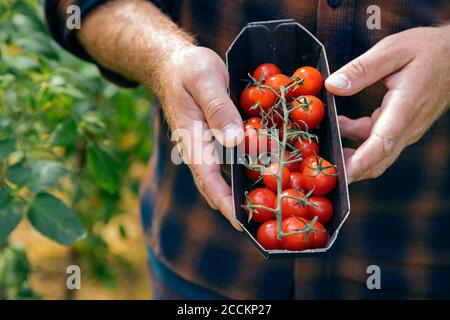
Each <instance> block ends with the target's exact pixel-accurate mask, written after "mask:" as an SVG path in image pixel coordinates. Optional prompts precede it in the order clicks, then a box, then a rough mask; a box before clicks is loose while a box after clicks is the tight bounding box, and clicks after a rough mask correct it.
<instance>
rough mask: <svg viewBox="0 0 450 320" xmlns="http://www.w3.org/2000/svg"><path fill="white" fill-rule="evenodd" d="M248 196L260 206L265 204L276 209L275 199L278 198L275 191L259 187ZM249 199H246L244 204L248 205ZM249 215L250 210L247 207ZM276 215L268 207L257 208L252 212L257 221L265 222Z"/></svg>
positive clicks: (253, 218)
mask: <svg viewBox="0 0 450 320" xmlns="http://www.w3.org/2000/svg"><path fill="white" fill-rule="evenodd" d="M248 197H249V199H250V201H251V203H252V204H254V205H259V206H265V207H268V208H272V209H274V206H273V204H274V201H275V199H276V198H277V196H276V195H275V193H273V192H272V191H270V190H269V189H266V188H257V189H255V190H253V191H251V192H250V193H249V194H248ZM247 204H248V203H247V201H245V203H244V205H247ZM246 212H247V215H250V212H249V210H248V209H247V208H246ZM274 217H275V214H274V213H273V212H272V211H270V210H267V209H261V208H259V209H255V210H254V211H253V214H252V220H253V221H255V222H259V223H262V222H265V221H267V220H270V219H273V218H274Z"/></svg>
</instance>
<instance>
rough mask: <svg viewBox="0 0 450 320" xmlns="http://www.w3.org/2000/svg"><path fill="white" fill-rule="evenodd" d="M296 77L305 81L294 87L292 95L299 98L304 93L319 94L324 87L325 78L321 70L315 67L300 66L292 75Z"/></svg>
mask: <svg viewBox="0 0 450 320" xmlns="http://www.w3.org/2000/svg"><path fill="white" fill-rule="evenodd" d="M292 78H294V79H300V81H303V82H302V83H301V84H299V85H296V86H294V87H293V89H292V91H291V93H290V95H291V96H292V98H297V97H299V96H304V95H313V96H317V95H318V94H319V93H320V90H321V89H322V84H323V78H322V75H321V74H320V72H319V70H317V69H316V68H313V67H301V68H298V69H297V70H296V71H295V72H294V74H293V75H292Z"/></svg>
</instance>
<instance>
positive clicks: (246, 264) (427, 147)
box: [46, 0, 450, 299]
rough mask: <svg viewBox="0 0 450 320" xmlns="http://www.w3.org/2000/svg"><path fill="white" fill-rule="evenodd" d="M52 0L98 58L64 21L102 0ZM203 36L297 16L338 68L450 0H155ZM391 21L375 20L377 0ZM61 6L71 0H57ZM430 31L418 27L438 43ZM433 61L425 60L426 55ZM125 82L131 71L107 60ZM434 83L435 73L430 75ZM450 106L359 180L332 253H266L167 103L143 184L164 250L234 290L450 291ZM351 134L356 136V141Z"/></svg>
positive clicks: (216, 41) (423, 21) (67, 41)
mask: <svg viewBox="0 0 450 320" xmlns="http://www.w3.org/2000/svg"><path fill="white" fill-rule="evenodd" d="M57 2H58V1H47V3H46V13H47V18H48V21H49V25H50V30H51V32H52V34H53V35H54V37H55V38H56V40H57V41H58V42H59V43H60V44H61V45H62V46H64V47H65V48H67V49H68V50H70V51H72V52H74V53H75V54H77V55H79V56H80V57H83V58H86V59H89V57H88V56H87V55H86V54H85V53H84V51H83V50H82V48H81V47H80V46H79V45H78V44H77V43H76V39H75V38H74V37H73V35H71V33H70V32H69V31H68V30H66V29H65V28H64V23H63V22H64V12H65V8H66V6H67V5H68V4H69V3H78V4H81V5H82V6H81V7H82V11H83V13H86V12H87V11H89V10H90V9H91V8H92V7H94V6H95V5H97V4H98V3H101V2H102V1H95V0H93V1H82V0H79V1H75V0H72V1H59V2H60V4H59V6H57ZM154 2H156V3H157V4H158V5H159V6H160V7H161V9H162V10H163V11H164V12H166V13H167V14H169V15H170V16H171V17H172V18H173V19H174V20H175V21H176V22H177V23H178V24H179V25H180V26H182V27H183V28H184V29H185V30H187V31H189V32H191V33H192V34H194V35H196V37H197V39H198V41H199V43H200V45H202V46H206V47H209V48H212V49H213V50H215V51H216V52H217V53H218V54H219V55H221V56H222V57H224V54H225V52H226V50H227V48H228V46H229V45H230V44H231V42H232V41H233V39H234V38H235V36H236V35H237V34H238V33H239V31H240V30H241V28H242V27H243V26H244V25H245V24H246V23H247V22H251V21H260V20H273V19H283V18H294V19H295V20H297V21H298V22H300V23H301V24H303V25H304V26H305V27H306V28H308V29H309V30H310V31H311V32H313V33H314V34H315V35H316V36H317V37H318V38H319V40H321V41H322V42H323V44H324V45H325V48H326V49H327V53H328V57H329V61H330V68H331V70H332V71H334V70H336V69H337V68H338V67H340V66H341V65H343V64H345V63H346V62H348V61H350V60H351V59H353V58H355V57H357V56H358V55H360V54H362V53H363V52H365V51H366V50H367V49H368V48H370V47H371V46H372V45H374V44H375V43H376V42H377V41H379V40H380V39H382V38H384V37H386V36H387V35H389V34H392V33H395V32H399V31H402V30H405V29H408V28H413V27H417V26H427V25H432V24H436V23H443V22H447V21H450V3H449V1H448V0H440V1H423V0H422V1H419V0H417V1H407V0H395V1H387V0H386V1H383V0H362V1H356V0H343V1H340V0H328V1H325V0H315V1H313V0H311V1H300V0H291V1H289V0H284V1H281V0H280V1H274V0H273V1H267V0H264V1H263V0H216V1H213V0H184V1H182V0H165V1H164V0H159V1H157V0H155V1H154ZM372 4H376V5H378V6H379V7H380V9H381V29H379V30H376V29H375V30H369V29H368V28H367V27H366V19H367V18H368V16H369V15H368V14H367V13H366V10H367V7H368V6H369V5H372ZM57 8H59V10H56V9H57ZM426 44H427V39H417V45H426ZM424 67H425V66H424ZM103 72H104V73H105V75H106V76H107V77H108V78H110V79H114V80H115V81H116V82H120V83H122V84H129V83H128V82H127V81H126V80H125V79H120V77H118V76H117V75H114V74H112V73H111V72H108V71H107V70H104V69H103ZM430 85H431V84H430ZM384 90H385V89H384V88H383V87H382V86H380V85H374V86H372V87H370V88H367V89H366V90H364V91H363V92H362V93H360V94H357V95H355V96H352V97H345V98H338V99H337V105H338V112H339V113H340V114H345V115H347V116H349V117H352V118H354V117H359V116H363V115H368V114H370V113H371V112H372V111H373V110H374V109H375V108H376V107H378V106H379V104H380V103H381V100H382V97H383V94H384V92H385V91H384ZM449 120H450V115H449V114H448V113H447V114H446V115H444V116H443V117H442V118H441V119H440V120H439V121H437V123H436V124H435V125H434V126H433V127H432V128H431V129H430V130H429V131H428V132H427V134H426V135H425V136H424V137H423V138H422V139H421V140H420V141H419V142H418V143H416V144H414V145H413V146H411V147H409V148H407V149H406V150H405V151H404V152H403V153H402V155H401V156H400V158H399V159H398V161H397V162H396V163H395V164H394V165H393V166H392V167H391V168H390V169H389V170H388V171H387V172H386V173H385V174H384V175H383V176H382V177H380V178H378V179H376V180H371V181H366V182H360V183H357V184H354V185H351V187H350V192H351V203H352V212H351V214H350V217H349V219H348V220H347V222H346V223H345V225H344V227H343V228H342V230H341V232H340V235H339V237H338V239H337V241H336V243H335V245H334V247H333V248H332V249H331V252H330V253H329V254H328V255H325V256H323V257H319V258H314V257H313V258H304V259H298V260H295V261H294V260H278V261H277V260H270V261H268V260H265V259H264V258H263V257H262V256H261V255H260V254H259V253H258V252H257V249H256V248H255V247H254V246H253V245H252V244H251V243H250V241H249V240H248V239H246V236H245V235H244V234H241V233H238V232H236V231H234V229H232V227H231V226H230V225H229V223H228V222H227V221H226V220H225V219H224V218H223V217H222V216H221V214H220V213H219V212H217V211H214V210H212V209H210V208H209V207H208V205H207V203H206V202H205V201H204V200H203V198H202V197H201V195H200V194H199V193H198V192H197V190H196V188H195V185H194V183H193V180H192V176H191V173H190V171H189V169H188V168H187V166H185V165H174V164H173V163H172V162H171V161H170V152H171V148H172V145H171V144H170V142H169V141H168V139H167V136H168V135H167V130H168V128H167V126H166V124H165V123H164V122H163V118H162V114H161V109H160V108H159V107H158V105H157V103H155V108H154V117H153V131H154V139H155V141H154V152H153V156H152V158H151V161H150V164H149V171H148V174H147V176H146V179H145V181H144V184H143V188H142V190H143V192H142V202H141V204H142V206H141V208H142V219H143V224H144V227H145V230H146V232H147V235H148V236H147V239H148V241H149V244H150V246H151V249H152V251H153V252H154V253H155V255H156V256H157V257H158V258H159V259H160V260H161V262H162V263H164V265H166V266H167V267H168V268H169V269H170V270H172V271H174V272H175V273H176V274H177V275H179V276H180V277H182V278H184V279H186V280H188V281H190V282H193V283H195V284H198V285H200V286H202V287H205V288H208V289H210V290H212V291H213V292H216V293H219V294H221V295H224V296H227V297H231V298H238V299H239V298H257V299H258V298H275V299H277V298H287V297H289V296H290V294H292V293H294V296H295V298H307V299H309V298H350V299H352V298H423V297H426V298H439V297H447V298H450V241H449V234H450V197H449V196H448V194H449V191H450V161H449V159H450V158H449V155H450V147H449V143H448V139H449V136H450V123H449V122H450V121H449ZM346 143H347V142H346ZM372 264H375V265H378V266H379V267H380V268H381V286H382V289H381V290H368V289H367V286H366V280H367V277H368V274H367V273H366V269H367V267H368V266H369V265H372Z"/></svg>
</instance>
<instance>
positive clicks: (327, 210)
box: [291, 174, 333, 225]
mask: <svg viewBox="0 0 450 320" xmlns="http://www.w3.org/2000/svg"><path fill="white" fill-rule="evenodd" d="M291 175H292V174H291ZM308 201H309V202H310V203H312V204H313V205H312V206H309V213H310V214H309V215H310V217H311V219H312V218H314V217H317V218H318V220H317V221H319V222H320V223H321V224H323V225H326V224H327V223H328V222H330V220H331V218H332V217H333V203H332V202H331V201H330V199H328V198H325V197H323V196H311V197H309V198H308ZM314 205H315V206H314Z"/></svg>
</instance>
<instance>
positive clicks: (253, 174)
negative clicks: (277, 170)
mask: <svg viewBox="0 0 450 320" xmlns="http://www.w3.org/2000/svg"><path fill="white" fill-rule="evenodd" d="M245 173H246V174H247V177H248V180H250V182H252V183H255V182H256V181H258V179H259V177H260V176H261V172H260V170H252V169H249V168H245Z"/></svg>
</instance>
